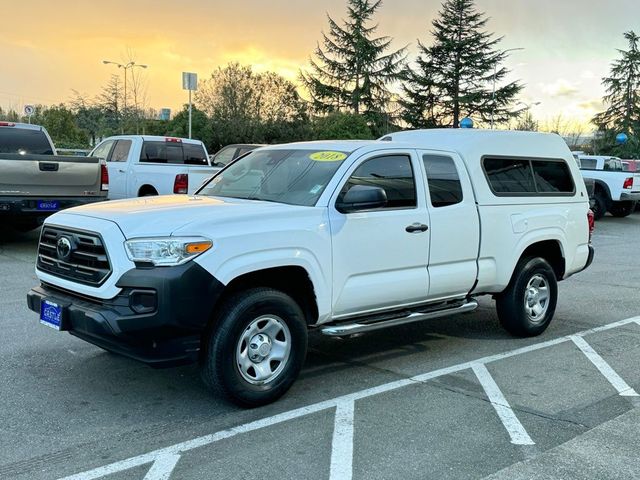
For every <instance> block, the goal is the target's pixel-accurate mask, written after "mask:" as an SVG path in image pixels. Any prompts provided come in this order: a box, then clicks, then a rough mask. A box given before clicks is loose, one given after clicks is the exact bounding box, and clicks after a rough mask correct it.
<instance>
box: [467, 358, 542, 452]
mask: <svg viewBox="0 0 640 480" xmlns="http://www.w3.org/2000/svg"><path fill="white" fill-rule="evenodd" d="M471 368H472V370H473V373H475V374H476V377H477V378H478V381H479V382H480V385H482V388H483V389H484V391H485V393H486V394H487V398H488V399H489V401H490V402H491V405H493V408H494V409H495V410H496V413H497V414H498V417H500V420H501V421H502V424H503V425H504V428H506V429H507V432H508V433H509V436H510V437H511V443H513V444H514V445H535V442H534V441H533V440H531V437H530V436H529V434H528V433H527V431H526V430H525V429H524V427H523V426H522V424H521V423H520V420H518V417H516V414H515V413H513V409H512V408H511V405H509V402H507V399H506V398H505V397H504V395H503V394H502V391H501V390H500V387H498V385H497V384H496V382H495V380H494V379H493V377H492V376H491V374H490V373H489V370H487V367H486V366H485V365H484V364H483V363H476V364H475V365H473V367H471Z"/></svg>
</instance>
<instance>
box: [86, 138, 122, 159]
mask: <svg viewBox="0 0 640 480" xmlns="http://www.w3.org/2000/svg"><path fill="white" fill-rule="evenodd" d="M114 143H116V142H115V141H114V140H107V141H106V142H102V143H101V144H100V145H98V146H97V147H96V148H95V149H94V150H93V152H91V153H90V156H91V157H98V158H101V159H102V160H107V159H108V158H109V152H110V151H111V147H113V144H114Z"/></svg>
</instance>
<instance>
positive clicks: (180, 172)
mask: <svg viewBox="0 0 640 480" xmlns="http://www.w3.org/2000/svg"><path fill="white" fill-rule="evenodd" d="M89 156H91V157H98V158H102V159H104V160H106V161H107V167H108V169H109V181H110V189H109V199H110V200H119V199H122V198H132V197H146V196H152V195H166V194H171V193H193V192H195V191H196V190H197V189H198V188H200V187H201V186H202V184H203V183H204V182H205V181H206V180H208V179H209V178H211V177H212V176H213V175H215V174H216V173H217V172H219V171H220V168H217V167H212V166H211V163H210V161H209V155H208V154H207V149H206V148H205V146H204V144H203V143H202V142H201V141H200V140H191V139H188V138H175V137H156V136H150V135H119V136H115V137H109V138H106V139H105V140H103V141H102V142H101V143H99V144H98V145H97V146H96V148H94V149H93V151H92V152H91V153H90V154H89Z"/></svg>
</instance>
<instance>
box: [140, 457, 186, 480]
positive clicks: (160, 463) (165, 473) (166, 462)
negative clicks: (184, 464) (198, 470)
mask: <svg viewBox="0 0 640 480" xmlns="http://www.w3.org/2000/svg"><path fill="white" fill-rule="evenodd" d="M178 460H180V455H172V454H167V455H161V456H160V457H158V459H157V460H156V461H155V462H153V465H151V468H150V469H149V471H148V472H147V474H146V475H145V476H144V480H169V477H170V476H171V473H172V472H173V469H174V468H176V465H177V464H178Z"/></svg>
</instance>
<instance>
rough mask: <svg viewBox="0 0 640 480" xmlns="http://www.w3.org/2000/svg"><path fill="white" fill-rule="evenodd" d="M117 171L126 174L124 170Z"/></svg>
mask: <svg viewBox="0 0 640 480" xmlns="http://www.w3.org/2000/svg"><path fill="white" fill-rule="evenodd" d="M118 171H119V172H120V173H125V172H126V170H120V169H118Z"/></svg>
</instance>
